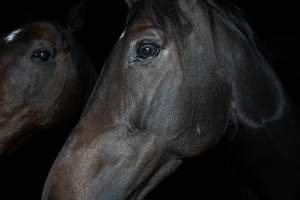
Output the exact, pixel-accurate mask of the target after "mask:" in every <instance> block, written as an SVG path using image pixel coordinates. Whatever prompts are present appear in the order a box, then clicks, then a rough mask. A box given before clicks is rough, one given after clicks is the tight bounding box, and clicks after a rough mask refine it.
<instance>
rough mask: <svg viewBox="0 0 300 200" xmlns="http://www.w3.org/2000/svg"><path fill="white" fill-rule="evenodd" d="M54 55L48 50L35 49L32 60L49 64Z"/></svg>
mask: <svg viewBox="0 0 300 200" xmlns="http://www.w3.org/2000/svg"><path fill="white" fill-rule="evenodd" d="M51 57H52V55H51V52H50V51H49V50H47V49H35V50H34V51H33V52H32V55H31V60H33V61H38V62H49V61H50V59H51Z"/></svg>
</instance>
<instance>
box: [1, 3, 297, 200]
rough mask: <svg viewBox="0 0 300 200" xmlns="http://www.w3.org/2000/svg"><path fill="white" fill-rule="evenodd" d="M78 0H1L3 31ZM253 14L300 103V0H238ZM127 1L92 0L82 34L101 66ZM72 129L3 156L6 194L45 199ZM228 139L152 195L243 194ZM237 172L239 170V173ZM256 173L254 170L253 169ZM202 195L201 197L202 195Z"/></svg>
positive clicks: (58, 14) (58, 13) (59, 13)
mask: <svg viewBox="0 0 300 200" xmlns="http://www.w3.org/2000/svg"><path fill="white" fill-rule="evenodd" d="M77 2H78V1H71V0H65V1H63V0H51V1H37V0H27V1H16V0H11V1H9V2H6V3H4V2H3V1H2V2H1V4H0V6H1V13H0V35H2V34H5V33H8V32H9V31H12V30H14V29H15V28H17V27H18V26H20V25H22V24H24V23H27V22H30V21H36V20H44V19H49V20H60V19H63V18H64V16H65V15H66V13H67V10H68V9H69V8H71V7H72V6H74V5H75V4H76V3H77ZM233 2H234V3H235V4H237V5H238V6H239V7H240V8H242V10H244V11H245V12H246V14H247V16H248V21H249V23H250V24H251V26H252V27H253V29H254V30H255V31H256V32H257V34H258V36H259V38H260V39H261V41H262V43H263V45H264V46H265V47H266V49H268V52H267V55H268V56H269V58H270V60H271V63H272V65H273V66H274V69H275V71H276V72H277V73H278V75H279V77H280V79H281V81H282V83H283V85H284V87H285V88H286V90H287V91H288V94H289V95H290V97H291V98H292V100H294V102H295V103H297V104H299V102H300V101H299V98H300V95H299V92H298V91H299V90H298V85H299V78H300V70H298V68H299V56H298V53H299V50H298V49H299V48H298V47H299V33H300V32H299V30H298V27H299V25H300V24H299V14H298V13H299V11H298V10H297V5H296V2H297V1H294V2H293V1H280V2H277V3H276V2H271V3H270V2H268V1H261V0H243V1H240V2H239V1H237V0H233ZM126 13H127V6H126V4H125V3H124V2H123V1H122V0H109V1H105V0H103V1H97V2H96V1H88V9H87V16H86V20H85V25H84V28H83V29H82V30H81V31H79V32H78V33H77V36H78V38H79V39H80V41H81V42H82V43H83V44H84V46H85V47H86V49H87V51H88V52H89V54H90V56H91V58H92V60H93V62H94V64H95V65H96V66H97V69H98V71H100V70H101V67H102V65H103V63H104V61H105V59H106V57H107V56H108V54H109V52H110V50H111V49H112V47H113V45H114V44H115V42H116V41H117V39H118V38H119V36H120V34H121V33H122V29H123V24H124V21H125V19H126ZM66 136H67V134H66V133H51V131H50V132H49V133H46V134H43V135H38V136H36V137H34V138H33V139H32V140H31V141H30V142H29V143H28V144H26V145H24V146H23V147H22V148H21V149H20V150H19V151H18V152H16V153H15V154H13V155H11V156H9V157H7V158H5V159H3V160H1V161H0V199H1V200H2V199H4V200H6V199H8V200H11V199H12V200H14V199H31V200H35V199H40V193H41V190H42V186H43V182H44V180H45V178H46V175H47V172H48V170H49V168H50V166H51V163H52V162H53V160H54V159H55V156H56V154H57V152H58V151H59V149H60V146H61V145H62V144H63V142H64V140H65V138H66ZM226 151H227V150H226V148H224V147H223V146H222V144H220V145H218V146H217V147H216V148H214V149H213V150H211V151H209V152H207V153H205V154H203V155H200V156H198V157H197V158H193V159H189V160H186V161H185V164H184V165H183V166H182V167H181V168H180V169H179V170H178V171H177V172H176V173H175V174H174V175H172V176H171V177H170V178H168V179H167V180H166V181H164V182H163V183H162V184H161V185H160V187H158V189H157V190H156V191H155V192H154V193H153V194H151V195H150V197H151V199H171V198H173V199H174V197H176V199H200V198H201V199H220V198H225V199H227V198H230V199H243V198H241V197H240V196H239V195H240V191H238V190H240V188H238V187H237V184H240V180H239V177H237V176H236V174H237V173H236V171H239V165H238V163H235V165H234V167H233V161H232V160H233V159H232V158H231V157H230V156H229V154H227V153H226ZM233 174H235V175H233ZM248 176H251V174H248ZM197 197H198V198H197Z"/></svg>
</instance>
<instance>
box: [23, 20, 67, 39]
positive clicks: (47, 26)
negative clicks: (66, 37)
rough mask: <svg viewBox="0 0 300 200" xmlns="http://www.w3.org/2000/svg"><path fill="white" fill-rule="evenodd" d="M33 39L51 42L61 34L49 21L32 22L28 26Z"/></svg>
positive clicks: (59, 37) (60, 36)
mask: <svg viewBox="0 0 300 200" xmlns="http://www.w3.org/2000/svg"><path fill="white" fill-rule="evenodd" d="M28 31H30V33H31V35H32V37H34V38H33V39H45V40H49V41H50V42H52V43H56V42H57V41H58V40H61V38H62V34H61V33H60V32H59V31H58V29H57V28H56V27H55V26H54V25H52V24H51V23H34V24H32V25H31V26H30V27H29V28H28Z"/></svg>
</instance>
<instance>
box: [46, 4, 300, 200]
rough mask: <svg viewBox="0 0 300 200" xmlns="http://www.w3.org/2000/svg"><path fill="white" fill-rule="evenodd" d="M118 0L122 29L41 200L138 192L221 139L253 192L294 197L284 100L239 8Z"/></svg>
mask: <svg viewBox="0 0 300 200" xmlns="http://www.w3.org/2000/svg"><path fill="white" fill-rule="evenodd" d="M127 3H128V5H129V7H130V12H129V17H128V21H127V25H126V29H125V31H124V33H123V34H122V36H121V38H120V40H119V41H118V43H117V44H116V47H115V49H114V50H113V52H112V53H111V56H110V57H109V59H108V60H107V62H106V64H105V66H104V70H103V74H102V76H101V77H100V79H99V80H98V83H97V85H96V89H95V92H94V93H93V95H92V96H91V98H90V100H89V103H88V104H87V107H86V108H85V112H84V114H83V116H82V118H81V120H80V122H79V123H78V125H77V126H76V128H75V129H74V130H73V132H72V133H71V135H70V136H69V138H68V140H67V142H66V144H65V146H64V147H63V149H62V150H61V152H60V154H59V155H58V158H57V159H56V161H55V163H54V165H53V167H52V169H51V171H50V173H49V176H48V179H47V181H46V184H45V187H44V192H43V197H42V199H43V200H67V199H72V200H87V199H89V200H96V199H97V200H123V199H143V198H144V197H145V196H146V195H147V194H148V193H149V192H150V191H151V190H152V189H153V188H154V187H155V186H156V185H157V184H158V183H159V182H161V181H162V180H163V179H164V178H165V177H167V176H168V175H169V174H171V173H172V172H173V171H174V170H175V169H176V168H177V167H178V166H179V165H180V164H181V163H182V160H183V159H184V158H187V157H191V156H195V155H198V154H201V153H203V152H205V151H207V150H208V149H209V148H211V147H213V146H215V145H216V144H217V143H218V142H219V141H220V140H222V139H225V138H227V140H228V144H229V146H230V148H231V149H232V152H234V153H235V156H236V157H238V158H239V159H240V160H241V162H242V163H243V165H245V166H247V168H249V169H250V170H251V171H252V172H253V174H254V176H253V177H251V178H253V179H254V180H255V182H256V183H257V188H258V194H256V197H257V198H261V199H272V200H276V199H280V200H281V199H290V200H291V199H295V200H296V199H299V198H300V196H299V183H300V176H299V175H300V172H299V166H300V162H299V160H300V159H299V154H298V153H299V148H300V146H299V141H300V138H299V137H300V136H299V131H298V129H297V127H299V126H298V124H297V123H296V121H295V119H294V114H293V105H292V103H290V102H289V100H288V98H287V96H286V94H285V92H284V90H283V88H282V86H281V84H280V82H279V80H278V78H277V76H276V75H275V73H274V71H273V70H272V68H271V67H270V65H269V63H268V62H267V61H266V59H265V58H264V56H263V55H262V53H261V52H260V50H259V48H258V47H257V45H256V42H255V38H254V34H253V32H252V30H251V29H250V27H249V25H248V24H247V23H246V22H245V20H244V19H243V17H242V15H241V12H240V10H239V9H237V8H236V7H234V6H231V5H227V4H220V3H217V2H215V1H213V0H140V1H138V0H127ZM197 181H201V180H194V181H191V182H190V184H196V183H197ZM182 184H187V183H182ZM216 192H217V191H216ZM249 195H250V194H249ZM244 196H247V198H246V199H254V198H255V196H248V194H245V195H244ZM199 198H201V193H199Z"/></svg>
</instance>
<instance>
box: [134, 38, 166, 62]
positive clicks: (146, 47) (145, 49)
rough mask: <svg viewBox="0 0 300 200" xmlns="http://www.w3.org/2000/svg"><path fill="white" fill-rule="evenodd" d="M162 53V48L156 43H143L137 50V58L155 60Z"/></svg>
mask: <svg viewBox="0 0 300 200" xmlns="http://www.w3.org/2000/svg"><path fill="white" fill-rule="evenodd" d="M159 53H160V46H159V45H158V44H156V43H154V42H141V43H140V44H138V46H137V49H136V54H137V57H138V58H140V59H144V60H147V59H151V58H155V57H156V56H157V55H158V54H159Z"/></svg>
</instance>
